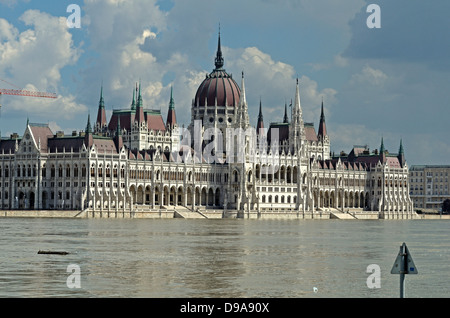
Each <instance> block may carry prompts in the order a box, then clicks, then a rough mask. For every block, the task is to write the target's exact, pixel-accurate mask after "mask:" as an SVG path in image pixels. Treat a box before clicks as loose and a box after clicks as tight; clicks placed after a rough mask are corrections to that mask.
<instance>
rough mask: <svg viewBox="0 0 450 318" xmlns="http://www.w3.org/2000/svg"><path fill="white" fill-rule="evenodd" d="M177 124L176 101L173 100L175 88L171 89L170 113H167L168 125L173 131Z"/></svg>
mask: <svg viewBox="0 0 450 318" xmlns="http://www.w3.org/2000/svg"><path fill="white" fill-rule="evenodd" d="M176 124H177V117H176V114H175V101H174V99H173V87H171V88H170V102H169V111H168V112H167V121H166V125H167V126H168V127H169V128H170V129H172V128H173V127H174V126H175V125H176Z"/></svg>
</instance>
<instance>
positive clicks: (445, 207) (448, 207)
mask: <svg viewBox="0 0 450 318" xmlns="http://www.w3.org/2000/svg"><path fill="white" fill-rule="evenodd" d="M442 212H450V199H447V200H445V201H444V202H443V203H442Z"/></svg>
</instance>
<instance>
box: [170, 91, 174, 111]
mask: <svg viewBox="0 0 450 318" xmlns="http://www.w3.org/2000/svg"><path fill="white" fill-rule="evenodd" d="M170 109H175V102H174V100H173V86H171V87H170V102H169V110H170Z"/></svg>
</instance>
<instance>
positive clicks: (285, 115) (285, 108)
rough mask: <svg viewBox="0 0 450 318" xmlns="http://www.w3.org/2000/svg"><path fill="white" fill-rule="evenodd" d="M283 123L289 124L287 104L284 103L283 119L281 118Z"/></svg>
mask: <svg viewBox="0 0 450 318" xmlns="http://www.w3.org/2000/svg"><path fill="white" fill-rule="evenodd" d="M283 123H285V124H288V123H289V117H288V114H287V104H286V102H285V103H284V118H283Z"/></svg>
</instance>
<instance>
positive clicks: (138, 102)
mask: <svg viewBox="0 0 450 318" xmlns="http://www.w3.org/2000/svg"><path fill="white" fill-rule="evenodd" d="M137 107H142V95H141V81H140V80H139V92H138V99H137Z"/></svg>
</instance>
